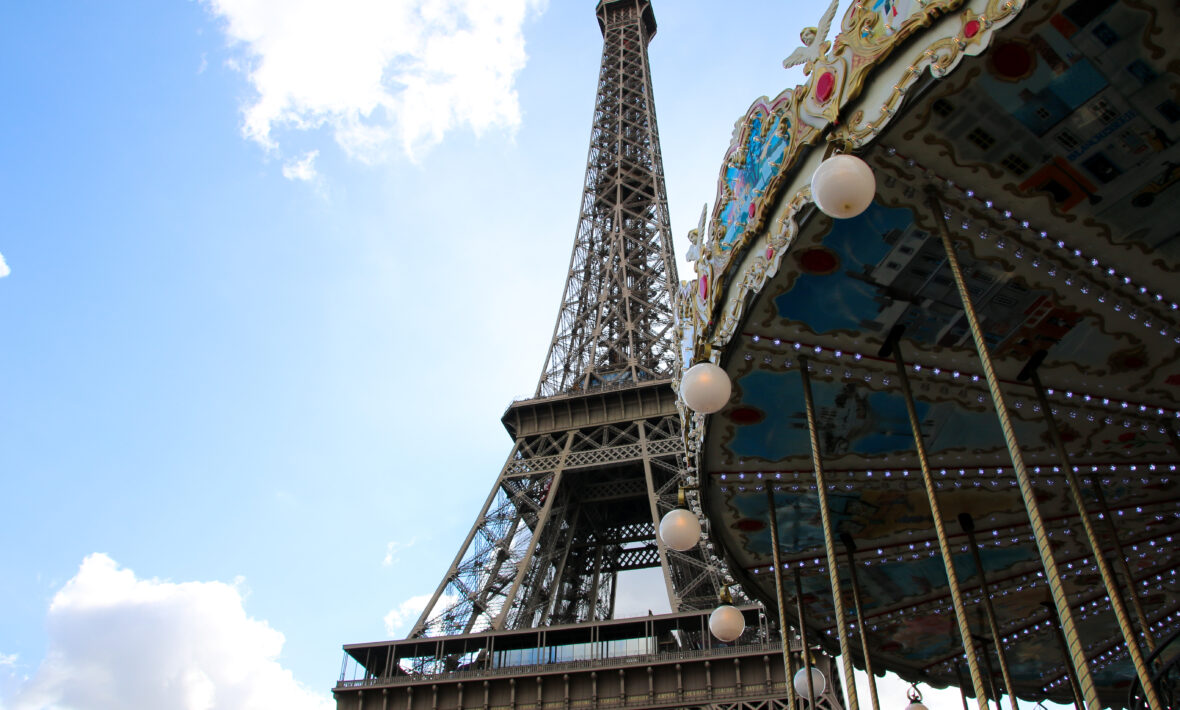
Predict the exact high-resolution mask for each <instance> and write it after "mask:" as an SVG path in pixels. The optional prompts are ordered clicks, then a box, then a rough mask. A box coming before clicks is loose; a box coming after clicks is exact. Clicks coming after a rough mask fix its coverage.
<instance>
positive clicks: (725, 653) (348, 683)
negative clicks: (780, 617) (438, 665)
mask: <svg viewBox="0 0 1180 710" xmlns="http://www.w3.org/2000/svg"><path fill="white" fill-rule="evenodd" d="M781 649H782V644H781V643H779V642H778V641H768V642H763V643H753V644H745V645H741V646H722V647H715V648H702V649H690V650H681V651H664V652H657V653H644V654H638V655H634V656H610V657H608V658H587V659H582V660H577V661H557V662H554V663H534V664H530V665H520V666H501V667H498V668H475V669H469V670H463V671H450V672H445V673H414V674H399V675H392V676H369V677H366V678H357V679H355V680H343V679H341V680H340V681H338V682H337V683H336V687H337V688H362V687H373V686H390V685H407V684H410V683H421V682H423V681H430V680H447V681H460V680H470V679H481V678H492V677H501V676H518V677H519V676H522V675H530V674H532V675H540V674H543V673H544V674H548V673H557V672H568V671H571V670H586V669H598V668H619V667H626V666H648V665H651V664H653V663H666V662H669V661H673V662H674V661H687V660H703V659H713V658H728V657H733V656H744V655H747V654H752V653H768V652H775V653H778V652H780V651H781ZM644 697H645V698H646V697H647V696H646V695H645V696H644Z"/></svg>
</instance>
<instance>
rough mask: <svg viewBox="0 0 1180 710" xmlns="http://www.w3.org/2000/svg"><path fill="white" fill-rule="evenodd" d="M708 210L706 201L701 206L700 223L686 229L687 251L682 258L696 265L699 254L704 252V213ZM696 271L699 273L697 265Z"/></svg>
mask: <svg viewBox="0 0 1180 710" xmlns="http://www.w3.org/2000/svg"><path fill="white" fill-rule="evenodd" d="M708 211H709V203H708V202H706V203H705V205H704V207H701V222H700V224H698V225H697V228H696V229H690V230H688V241H689V247H688V251H687V252H685V254H684V259H685V261H689V262H692V263H693V264H694V265H696V263H697V261H699V260H700V258H701V256H702V255H703V254H704V245H705V236H706V231H705V215H706V214H707V213H708ZM696 271H697V274H698V275H699V274H700V268H699V267H698V268H697V269H696Z"/></svg>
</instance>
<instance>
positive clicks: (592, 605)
mask: <svg viewBox="0 0 1180 710" xmlns="http://www.w3.org/2000/svg"><path fill="white" fill-rule="evenodd" d="M596 14H597V18H598V25H599V28H600V29H601V31H602V36H603V50H602V64H601V69H600V72H599V79H598V91H597V99H596V101H595V107H594V124H593V127H592V129H591V134H590V150H589V155H588V157H587V160H586V179H585V182H584V189H583V192H582V202H581V212H580V215H579V217H578V227H577V232H576V235H575V237H574V246H573V254H572V255H571V257H570V265H569V272H568V275H567V278H566V285H565V290H564V293H563V294H562V298H561V305H560V308H559V310H558V315H557V323H556V326H555V327H554V330H553V337H552V340H551V341H550V346H549V353H548V355H547V356H546V358H545V365H544V367H543V368H542V370H541V377H540V379H539V381H538V383H537V389H536V393H535V395H534V396H533V398H531V399H528V400H524V401H519V402H514V403H513V404H512V405H511V406H509V407H508V410H507V411H506V412H505V414H504V415H503V417H502V422H503V424H504V427H505V428H506V429H507V430H508V433H509V434H510V435H511V436H512V438H513V441H514V443H513V447H512V452H511V453H510V454H509V456H508V460H507V461H506V462H505V464H504V467H503V468H502V469H501V470H500V474H499V476H498V477H497V479H496V482H495V485H494V486H493V487H492V490H491V492H490V493H489V495H488V497H487V499H486V501H485V502H484V504H483V507H482V508H481V509H480V511H479V514H478V516H477V517H476V520H475V524H474V525H472V527H471V530H470V532H468V533H467V537H466V538H465V539H464V541H463V544H462V545H461V547H460V549H459V552H458V554H457V555H456V556H455V557H454V560H453V562H452V563H451V565H450V567H449V568H448V570H447V572H446V574H445V576H444V577H443V579H442V581H441V582H440V583H439V585H438V587H437V588H436V589H435V591H434V594H433V595H432V596H431V597H430V601H429V602H428V603H427V605H426V608H425V609H424V610H423V612H422V615H421V616H420V617H419V618H418V620H417V622H416V623H415V624H414V627H413V629H412V631H411V632H410V634H409V637H408V638H407V639H405V640H403V641H394V642H390V641H384V642H377V643H370V644H351V645H348V646H346V647H345V652H346V653H345V668H344V670H343V671H342V674H341V680H340V682H339V684H338V685H337V686H336V688H335V696H336V700H337V706H338V708H340V709H341V710H344V709H345V708H347V709H349V710H352V709H353V708H356V709H357V710H359V709H360V708H368V707H374V706H380V707H382V708H406V709H407V710H411V709H413V708H431V709H432V710H438V708H446V707H454V708H465V707H472V708H475V707H479V708H485V709H488V708H493V707H494V708H501V707H503V708H516V707H533V708H541V707H570V703H571V702H574V701H577V702H576V704H577V705H578V706H580V707H680V708H684V707H702V708H703V707H709V708H723V707H724V708H782V707H785V705H784V703H783V702H782V700H781V698H782V696H783V695H785V678H784V670H783V662H782V656H781V653H782V652H781V644H780V643H779V642H778V638H779V636H778V634H777V632H775V631H773V630H772V629H771V628H770V622H769V621H768V620H767V617H766V615H765V614H763V613H762V611H761V610H760V609H758V608H757V607H753V606H748V607H745V608H744V613H745V614H746V615H747V627H748V629H749V631H748V632H747V637H745V638H744V639H743V640H742V641H741V644H742V645H741V646H740V647H737V646H728V645H724V646H719V645H718V644H717V642H716V641H715V640H713V639H712V638H711V637H710V635H709V633H708V631H707V617H708V614H709V612H710V611H711V610H712V609H713V608H714V607H716V605H717V603H718V592H719V591H720V589H721V586H722V580H721V578H720V576H719V573H718V571H717V570H718V568H717V566H716V565H714V564H712V563H711V559H712V553H711V552H710V547H709V542H708V540H707V535H706V539H703V540H702V542H701V543H700V544H699V545H698V546H697V547H696V548H693V549H690V550H689V551H687V552H677V551H675V550H671V549H669V548H667V547H665V546H664V545H663V543H662V542H661V541H660V540H659V538H658V537H657V535H656V529H657V526H658V525H659V521H660V518H661V517H662V516H663V515H664V513H666V512H668V511H669V510H671V509H672V508H673V507H675V506H676V504H677V499H678V493H679V490H680V487H681V486H683V485H684V484H685V483H686V479H687V476H686V472H685V470H684V466H685V448H684V440H683V438H682V435H681V425H680V413H679V410H678V406H677V396H676V393H675V391H674V390H673V388H672V378H673V375H674V374H675V368H676V366H677V358H678V355H679V353H678V350H677V343H676V340H675V337H674V330H675V321H674V307H673V298H672V291H671V289H672V287H673V286H674V285H675V284H677V283H678V280H677V275H676V263H675V260H674V257H673V254H672V244H671V241H672V240H671V230H670V227H669V219H668V201H667V196H666V193H665V188H664V174H663V162H662V159H661V157H660V144H659V135H658V131H657V128H656V114H655V104H654V99H653V95H652V87H651V71H650V67H649V64H648V54H647V46H648V43H649V42H650V41H651V39H652V37H653V35H655V32H656V21H655V15H654V13H653V11H652V7H651V2H650V1H649V0H600V1H599V2H598V5H597V9H596ZM655 567H660V568H662V570H663V576H664V580H665V584H666V589H667V594H668V599H669V602H670V605H671V608H672V609H673V610H674V613H672V614H668V615H661V616H654V617H653V616H648V617H640V618H639V619H634V620H616V619H614V618H613V617H614V613H615V606H616V598H617V593H618V582H619V575H620V574H621V573H623V572H627V571H630V570H640V569H646V568H655ZM722 660H723V661H724V663H721V662H720V661H722ZM637 664H638V665H637ZM349 669H351V671H350V670H349ZM743 678H744V679H745V680H743ZM753 678H757V679H758V680H757V681H756V682H753V681H752V679H753ZM660 688H663V690H660ZM374 693H379V698H378V700H376V701H370V700H368V698H370V697H372V694H374ZM821 700H824V699H823V698H821ZM370 702H373V703H374V705H373V706H371V705H370V704H369V703H370ZM829 706H830V705H829Z"/></svg>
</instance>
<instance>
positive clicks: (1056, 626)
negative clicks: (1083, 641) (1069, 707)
mask: <svg viewBox="0 0 1180 710" xmlns="http://www.w3.org/2000/svg"><path fill="white" fill-rule="evenodd" d="M1041 606H1043V607H1045V610H1046V611H1048V612H1049V626H1052V627H1053V638H1055V639H1057V645H1058V646H1059V647H1060V648H1061V655H1062V657H1063V658H1064V659H1065V661H1066V664H1065V677H1066V678H1067V679H1068V680H1069V689H1070V690H1072V691H1073V706H1074V707H1075V708H1076V709H1077V710H1082V708H1084V707H1085V702H1084V701H1083V699H1082V689H1081V688H1080V687H1078V680H1077V678H1075V677H1074V675H1073V673H1070V672H1069V644H1067V643H1066V642H1065V635H1064V634H1062V633H1061V624H1060V623H1058V621H1057V615H1056V614H1055V613H1054V611H1055V610H1054V608H1053V605H1052V604H1050V603H1049V602H1041ZM1152 710H1154V708H1153V709H1152Z"/></svg>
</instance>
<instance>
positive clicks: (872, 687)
mask: <svg viewBox="0 0 1180 710" xmlns="http://www.w3.org/2000/svg"><path fill="white" fill-rule="evenodd" d="M840 539H841V540H842V541H843V542H844V554H845V555H847V556H848V580H849V581H850V582H852V606H853V608H854V609H856V628H857V630H858V631H859V632H860V648H861V653H863V654H864V657H865V676H867V677H868V679H869V702H871V703H872V704H873V710H881V702H880V698H879V697H878V696H877V678H876V676H874V675H873V662H872V661H871V660H869V637H868V632H867V631H866V630H865V611H864V607H863V606H862V605H861V603H860V579H859V578H858V577H857V575H856V555H855V552H856V545H855V543H853V542H852V536H851V535H847V534H846V533H840Z"/></svg>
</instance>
